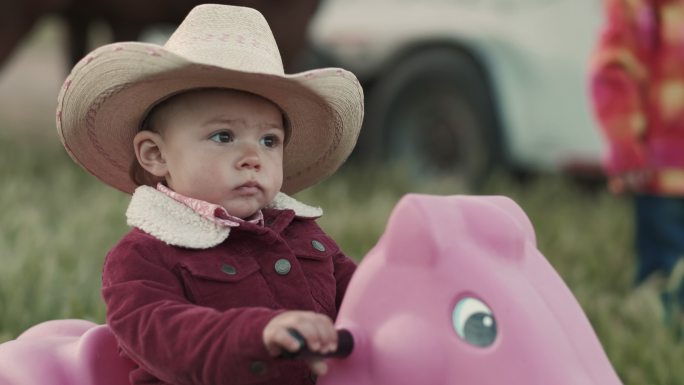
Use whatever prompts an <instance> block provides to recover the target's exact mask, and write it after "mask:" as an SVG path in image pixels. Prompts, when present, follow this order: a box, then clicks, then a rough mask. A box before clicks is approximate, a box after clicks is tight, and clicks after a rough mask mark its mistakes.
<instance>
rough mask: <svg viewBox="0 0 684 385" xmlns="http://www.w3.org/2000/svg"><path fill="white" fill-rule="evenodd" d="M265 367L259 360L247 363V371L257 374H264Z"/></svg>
mask: <svg viewBox="0 0 684 385" xmlns="http://www.w3.org/2000/svg"><path fill="white" fill-rule="evenodd" d="M267 369H268V368H267V367H266V364H265V363H263V362H261V361H253V362H252V364H251V365H249V371H250V372H252V374H256V375H257V376H261V375H264V374H266V370H267Z"/></svg>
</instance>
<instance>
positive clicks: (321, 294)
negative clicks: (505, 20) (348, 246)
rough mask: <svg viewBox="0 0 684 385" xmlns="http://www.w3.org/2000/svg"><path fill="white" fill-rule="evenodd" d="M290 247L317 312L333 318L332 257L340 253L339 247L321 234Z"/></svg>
mask: <svg viewBox="0 0 684 385" xmlns="http://www.w3.org/2000/svg"><path fill="white" fill-rule="evenodd" d="M290 245H291V247H292V251H293V252H294V253H295V255H296V256H297V259H298V260H299V263H300V264H301V265H302V269H303V271H304V276H305V277H306V279H307V282H308V284H309V289H310V290H311V296H312V297H313V298H314V300H315V301H316V303H317V304H318V305H319V306H320V309H318V310H319V311H321V312H323V313H325V314H328V315H329V316H330V317H331V318H334V317H335V316H336V315H337V309H336V306H335V296H336V292H337V282H336V280H335V266H334V263H333V257H334V256H335V255H336V254H338V253H339V252H340V250H339V247H338V246H337V245H336V244H335V242H334V241H333V240H332V239H331V238H330V237H328V236H327V235H325V234H323V233H318V234H311V236H309V237H302V238H300V239H297V240H296V241H294V242H292V243H291V244H290Z"/></svg>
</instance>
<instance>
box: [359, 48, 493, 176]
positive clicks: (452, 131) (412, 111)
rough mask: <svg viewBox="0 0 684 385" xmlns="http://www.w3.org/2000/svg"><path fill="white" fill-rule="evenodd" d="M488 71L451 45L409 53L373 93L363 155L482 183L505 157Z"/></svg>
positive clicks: (415, 170) (423, 172)
mask: <svg viewBox="0 0 684 385" xmlns="http://www.w3.org/2000/svg"><path fill="white" fill-rule="evenodd" d="M495 112H496V111H495V108H494V104H493V100H492V97H491V93H490V91H489V86H488V83H487V78H486V76H485V74H484V72H483V70H482V68H481V67H480V66H479V65H478V63H477V62H476V61H475V60H474V59H473V58H472V57H471V56H469V55H467V54H465V53H463V52H460V51H458V50H455V49H450V48H432V49H428V50H422V51H417V52H414V53H412V54H411V55H409V56H407V57H405V58H404V59H403V60H401V61H400V62H399V63H398V64H397V65H396V66H393V68H391V69H389V70H388V71H386V72H385V74H384V75H383V76H382V77H381V78H379V79H377V82H376V83H375V84H374V85H373V88H372V89H371V90H370V93H369V96H368V106H367V109H366V114H367V115H366V121H365V128H364V130H363V131H362V134H361V135H362V136H361V138H360V143H359V146H360V148H359V152H360V153H361V155H362V156H365V157H366V158H368V157H373V156H375V157H376V158H377V157H378V156H379V157H381V160H384V161H388V162H390V163H394V164H399V166H400V167H402V170H406V171H407V172H408V173H409V175H410V176H412V177H416V178H424V177H440V178H443V177H446V178H452V179H454V180H456V181H457V182H458V183H461V184H462V185H463V186H464V187H465V188H467V189H470V190H472V189H477V188H478V187H479V186H480V185H481V183H482V182H483V180H484V178H486V177H487V175H488V174H489V173H490V172H491V170H492V168H493V166H494V164H495V162H496V161H497V160H498V159H500V151H499V148H500V146H499V137H498V135H497V132H498V129H497V127H498V125H497V118H496V113H495Z"/></svg>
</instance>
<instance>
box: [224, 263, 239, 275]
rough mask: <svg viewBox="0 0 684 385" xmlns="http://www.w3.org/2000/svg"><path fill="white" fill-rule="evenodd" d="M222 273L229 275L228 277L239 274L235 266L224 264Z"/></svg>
mask: <svg viewBox="0 0 684 385" xmlns="http://www.w3.org/2000/svg"><path fill="white" fill-rule="evenodd" d="M221 271H222V272H224V273H226V274H228V275H235V274H237V270H236V269H235V266H231V265H229V264H227V263H224V264H223V265H222V266H221Z"/></svg>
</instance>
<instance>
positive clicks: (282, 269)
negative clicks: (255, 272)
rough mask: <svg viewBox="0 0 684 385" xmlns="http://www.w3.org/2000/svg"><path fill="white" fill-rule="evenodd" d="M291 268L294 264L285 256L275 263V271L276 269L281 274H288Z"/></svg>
mask: <svg viewBox="0 0 684 385" xmlns="http://www.w3.org/2000/svg"><path fill="white" fill-rule="evenodd" d="M291 268H292V264H291V263H290V261H288V260H287V259H285V258H280V259H279V260H277V261H276V263H275V271H276V273H278V274H280V275H286V274H287V273H289V272H290V269H291Z"/></svg>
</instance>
